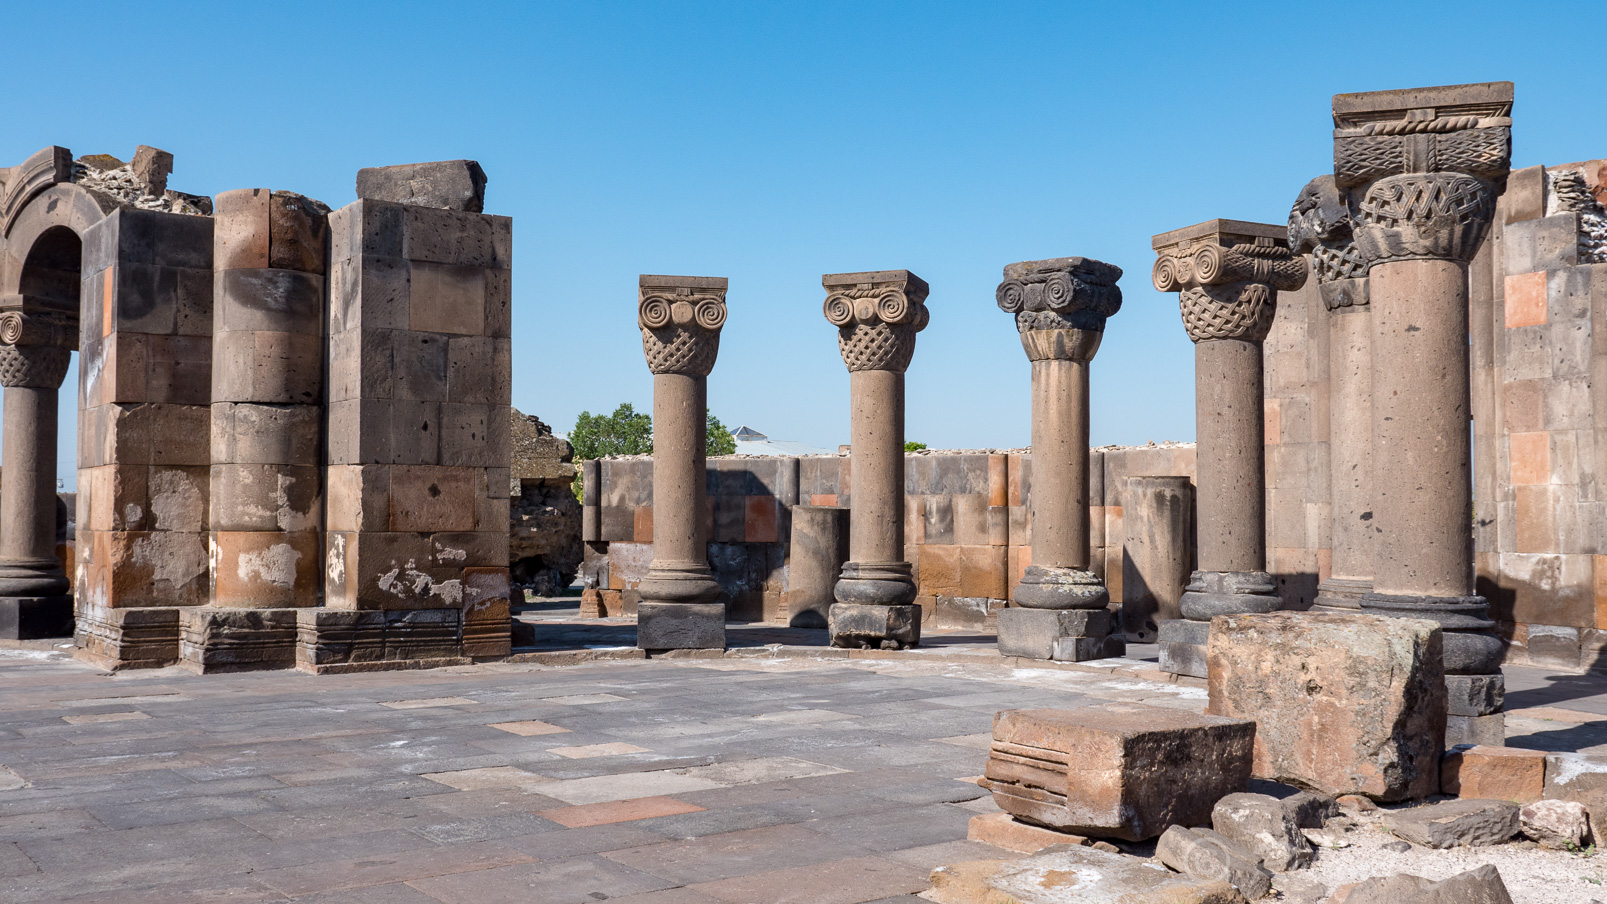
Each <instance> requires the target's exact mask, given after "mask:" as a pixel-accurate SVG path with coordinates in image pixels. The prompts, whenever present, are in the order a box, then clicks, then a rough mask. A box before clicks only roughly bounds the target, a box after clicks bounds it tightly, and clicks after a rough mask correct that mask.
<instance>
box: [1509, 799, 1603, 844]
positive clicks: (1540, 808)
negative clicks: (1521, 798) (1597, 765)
mask: <svg viewBox="0 0 1607 904" xmlns="http://www.w3.org/2000/svg"><path fill="white" fill-rule="evenodd" d="M1518 828H1519V829H1520V830H1521V831H1522V832H1523V834H1524V837H1526V838H1529V839H1531V840H1533V841H1535V842H1538V843H1539V845H1540V846H1541V847H1543V848H1546V849H1548V850H1553V851H1573V850H1578V849H1580V848H1582V847H1584V846H1585V843H1586V842H1587V841H1588V840H1589V839H1590V812H1589V811H1588V810H1586V809H1585V805H1584V804H1582V803H1579V802H1578V801H1574V800H1537V801H1535V802H1534V803H1532V804H1529V805H1528V806H1527V807H1524V808H1523V809H1521V810H1519V811H1518Z"/></svg>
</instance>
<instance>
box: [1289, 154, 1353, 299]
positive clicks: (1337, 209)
mask: <svg viewBox="0 0 1607 904" xmlns="http://www.w3.org/2000/svg"><path fill="white" fill-rule="evenodd" d="M1289 249H1290V250H1291V251H1293V252H1294V253H1296V254H1309V255H1311V265H1312V271H1313V272H1314V273H1315V274H1316V276H1317V289H1318V292H1319V293H1320V294H1321V295H1322V303H1323V305H1324V306H1325V307H1327V308H1328V310H1330V311H1336V310H1339V309H1340V308H1348V307H1362V306H1364V305H1366V304H1367V301H1368V293H1367V258H1365V257H1363V256H1362V253H1361V252H1360V251H1358V250H1357V249H1356V243H1355V240H1354V237H1353V236H1352V234H1351V223H1350V211H1349V209H1348V208H1347V207H1346V204H1345V199H1344V197H1343V196H1342V195H1341V194H1340V193H1339V189H1338V188H1337V187H1336V186H1335V185H1334V177H1333V176H1332V175H1324V176H1318V177H1317V178H1315V179H1313V180H1311V181H1310V182H1307V183H1306V187H1305V188H1302V189H1301V190H1300V195H1299V196H1298V197H1296V198H1295V203H1294V207H1292V208H1291V209H1290V210H1289Z"/></svg>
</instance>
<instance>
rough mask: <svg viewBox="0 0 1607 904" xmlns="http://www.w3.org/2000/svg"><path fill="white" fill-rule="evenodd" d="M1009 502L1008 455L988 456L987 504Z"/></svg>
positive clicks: (997, 504) (1003, 504) (1007, 503)
mask: <svg viewBox="0 0 1607 904" xmlns="http://www.w3.org/2000/svg"><path fill="white" fill-rule="evenodd" d="M1009 504H1010V456H1008V455H998V454H996V455H989V456H988V505H990V506H1007V505H1009Z"/></svg>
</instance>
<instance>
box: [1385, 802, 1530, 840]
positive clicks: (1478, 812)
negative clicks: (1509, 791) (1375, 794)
mask: <svg viewBox="0 0 1607 904" xmlns="http://www.w3.org/2000/svg"><path fill="white" fill-rule="evenodd" d="M1384 827H1385V828H1387V829H1389V830H1390V831H1391V832H1394V833H1395V834H1396V835H1399V836H1400V837H1402V838H1404V839H1406V840H1407V841H1410V842H1411V843H1413V844H1416V845H1421V846H1423V847H1431V848H1450V847H1458V846H1461V845H1475V846H1476V845H1486V844H1504V843H1505V842H1508V841H1511V840H1512V836H1514V835H1516V834H1518V805H1517V804H1515V803H1512V802H1511V801H1506V800H1475V799H1467V798H1464V799H1462V800H1448V801H1444V802H1442V803H1437V804H1425V805H1423V806H1420V807H1412V808H1410V809H1405V810H1397V811H1395V812H1393V813H1389V814H1387V815H1385V816H1384Z"/></svg>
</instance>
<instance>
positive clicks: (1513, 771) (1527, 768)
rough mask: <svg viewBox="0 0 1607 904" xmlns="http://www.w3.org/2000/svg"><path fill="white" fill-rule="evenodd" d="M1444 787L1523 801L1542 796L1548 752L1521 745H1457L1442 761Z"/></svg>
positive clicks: (1457, 792)
mask: <svg viewBox="0 0 1607 904" xmlns="http://www.w3.org/2000/svg"><path fill="white" fill-rule="evenodd" d="M1440 790H1441V791H1442V792H1444V793H1446V794H1455V795H1456V796H1458V797H1468V798H1484V799H1490V800H1510V801H1512V802H1514V803H1520V804H1526V803H1530V802H1532V801H1536V800H1539V799H1540V798H1541V797H1542V796H1544V794H1545V790H1546V754H1545V752H1544V751H1540V750H1524V749H1522V748H1518V747H1483V746H1478V745H1459V746H1457V747H1453V748H1451V749H1450V750H1447V751H1446V752H1445V759H1444V760H1442V761H1441V763H1440Z"/></svg>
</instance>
